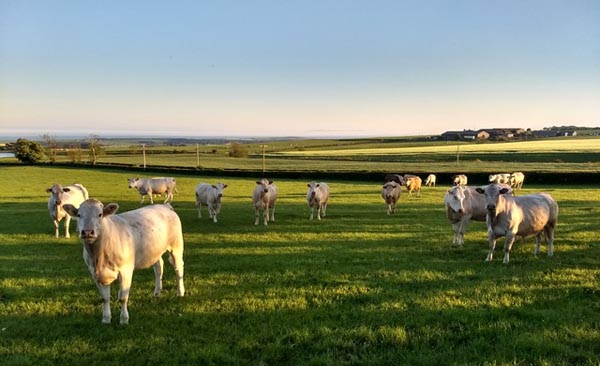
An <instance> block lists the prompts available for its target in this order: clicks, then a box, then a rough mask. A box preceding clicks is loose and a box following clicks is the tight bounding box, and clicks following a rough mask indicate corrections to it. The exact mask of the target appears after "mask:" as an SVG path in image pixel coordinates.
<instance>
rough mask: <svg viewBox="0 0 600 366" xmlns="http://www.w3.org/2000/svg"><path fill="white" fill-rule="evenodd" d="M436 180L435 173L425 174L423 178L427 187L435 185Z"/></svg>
mask: <svg viewBox="0 0 600 366" xmlns="http://www.w3.org/2000/svg"><path fill="white" fill-rule="evenodd" d="M436 181H437V177H436V176H435V174H429V175H428V176H427V179H425V185H426V186H427V187H435V183H436Z"/></svg>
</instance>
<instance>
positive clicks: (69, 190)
mask: <svg viewBox="0 0 600 366" xmlns="http://www.w3.org/2000/svg"><path fill="white" fill-rule="evenodd" d="M63 192H71V188H63Z"/></svg>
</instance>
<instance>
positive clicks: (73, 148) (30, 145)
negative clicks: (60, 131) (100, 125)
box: [14, 133, 105, 165]
mask: <svg viewBox="0 0 600 366" xmlns="http://www.w3.org/2000/svg"><path fill="white" fill-rule="evenodd" d="M42 140H43V143H44V146H42V144H40V143H39V142H37V141H32V140H28V139H25V138H20V139H17V141H16V142H15V144H14V150H15V158H17V160H19V161H20V162H22V163H25V164H33V163H39V162H42V161H46V160H49V161H50V162H51V163H54V162H56V156H57V155H58V153H59V152H60V151H61V150H66V153H67V156H68V157H69V158H70V159H71V161H72V162H74V163H81V162H82V160H83V156H84V154H85V151H86V150H87V153H88V157H89V159H90V163H91V164H92V165H95V164H96V163H97V162H98V158H99V157H100V156H102V155H103V154H104V152H105V147H104V145H103V144H102V142H101V140H100V137H99V136H97V135H89V136H88V137H87V139H86V141H85V145H82V144H81V143H73V144H71V145H69V146H68V147H66V148H65V147H61V146H60V145H59V144H58V142H57V141H56V137H54V136H52V135H50V134H48V133H46V134H44V135H43V136H42Z"/></svg>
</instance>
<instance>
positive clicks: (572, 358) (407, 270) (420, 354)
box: [0, 166, 600, 366]
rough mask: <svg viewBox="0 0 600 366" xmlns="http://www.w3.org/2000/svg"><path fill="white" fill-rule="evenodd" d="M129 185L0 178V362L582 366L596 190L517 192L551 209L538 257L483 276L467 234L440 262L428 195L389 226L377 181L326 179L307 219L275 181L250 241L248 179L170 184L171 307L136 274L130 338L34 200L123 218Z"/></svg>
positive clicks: (78, 172) (62, 172) (522, 257)
mask: <svg viewBox="0 0 600 366" xmlns="http://www.w3.org/2000/svg"><path fill="white" fill-rule="evenodd" d="M131 175H132V174H131V173H128V172H123V171H119V170H95V169H87V170H84V169H62V168H44V167H21V166H16V167H0V183H2V184H4V186H15V189H9V190H7V191H6V192H5V193H4V194H3V195H2V196H1V197H0V205H1V207H2V210H0V263H1V265H0V360H2V362H0V363H1V364H2V365H56V364H60V365H78V364H90V365H94V364H102V365H112V364H128V365H129V364H130V365H147V364H160V363H167V364H199V365H351V364H371V365H446V364H449V365H513V364H524V365H596V366H597V365H598V362H599V357H598V355H599V354H600V346H599V345H600V315H599V314H600V285H599V284H600V281H599V280H600V242H599V241H598V235H597V234H598V230H599V226H598V222H597V219H596V218H597V217H598V216H599V214H600V208H599V207H600V206H599V205H598V203H599V202H600V190H599V189H597V188H596V187H595V186H567V187H561V186H537V187H532V186H528V187H527V188H526V189H525V190H524V192H523V193H522V194H525V193H532V192H537V191H547V192H549V193H551V194H552V195H553V196H554V197H555V198H556V199H557V201H558V202H559V205H560V215H559V226H558V229H557V232H556V243H555V256H554V257H553V258H548V257H547V256H546V254H545V249H546V248H545V245H543V246H542V253H541V254H540V256H539V257H538V258H536V257H535V256H534V255H533V251H534V246H535V243H534V240H533V239H531V238H529V239H527V240H526V241H525V242H524V243H523V242H522V241H518V242H517V243H516V244H515V246H514V248H513V253H512V255H511V263H510V264H509V265H503V264H502V263H501V260H499V259H496V260H495V261H494V262H492V263H485V262H484V258H485V255H486V252H487V240H486V233H485V224H484V223H472V224H471V226H470V228H469V232H468V234H467V236H466V244H465V245H464V247H462V248H454V247H452V245H451V241H452V235H451V228H450V225H449V224H448V222H447V221H446V219H445V217H444V210H443V204H442V198H443V194H444V192H445V189H446V187H443V186H440V187H437V188H424V190H423V193H422V195H421V197H420V198H408V197H406V195H405V194H403V196H402V197H401V201H400V205H399V207H400V209H399V212H398V213H397V214H396V215H394V216H388V215H386V210H385V205H384V203H383V201H382V199H381V197H380V196H379V192H380V187H381V186H380V184H379V183H373V182H346V181H332V182H328V183H329V184H330V186H331V188H332V197H331V202H330V207H329V209H328V215H327V217H325V218H324V219H323V220H322V221H320V222H319V221H316V220H315V221H309V220H308V216H309V212H308V208H307V206H306V203H305V194H306V189H307V188H306V183H307V182H305V181H300V180H285V179H284V180H276V184H277V185H278V187H279V191H280V199H279V205H278V207H277V209H276V221H275V222H274V223H271V224H270V225H269V226H268V227H264V226H263V225H259V226H255V225H254V212H253V209H252V204H251V193H252V189H253V187H254V185H255V183H254V181H255V180H256V177H250V176H249V177H247V178H215V177H202V176H197V177H194V176H176V179H177V182H178V183H177V186H178V190H179V193H178V194H176V195H175V202H174V203H173V206H174V208H175V210H176V211H177V212H178V214H179V215H180V217H181V219H182V222H183V227H184V240H185V245H186V249H185V255H184V259H185V264H186V267H185V268H186V275H185V283H186V289H187V293H186V296H185V297H184V298H181V299H180V298H177V297H176V296H175V295H176V286H175V278H174V277H175V276H174V273H173V270H172V268H171V267H170V265H169V264H166V265H165V278H164V293H163V295H162V296H161V297H160V298H158V299H155V298H153V297H152V290H153V281H154V275H153V272H152V270H151V269H147V270H140V271H137V272H136V273H135V275H134V280H133V288H132V293H131V301H130V306H129V311H130V315H131V321H130V325H129V326H126V327H123V326H119V325H118V324H117V322H116V321H114V322H113V324H111V325H109V326H105V325H102V324H101V323H100V318H101V304H100V300H99V295H98V293H97V289H96V287H95V286H94V284H93V282H92V279H91V277H90V274H89V272H88V270H87V268H86V267H85V265H84V263H83V260H82V258H81V252H82V250H81V245H80V243H79V242H78V240H77V238H75V235H73V237H72V238H71V239H64V238H61V239H59V240H56V239H54V238H53V235H52V234H53V228H52V224H51V222H50V218H49V216H48V213H47V207H46V200H47V196H46V193H45V191H44V190H45V188H46V187H47V186H49V185H51V184H52V183H54V182H60V183H72V182H80V183H82V184H84V185H85V186H86V187H87V188H88V190H89V191H90V194H91V196H92V197H97V198H99V199H101V200H102V201H104V202H117V203H119V204H120V206H121V209H120V210H121V211H126V210H130V209H135V208H137V207H139V195H138V193H137V192H135V191H134V190H130V189H128V188H127V178H128V177H129V176H131ZM318 178H319V177H318V176H316V177H315V178H314V179H317V180H318ZM217 180H219V181H225V182H227V183H228V184H229V187H228V188H227V189H226V190H225V197H224V199H223V208H222V212H221V216H220V217H219V222H218V223H217V224H214V223H212V221H210V220H209V219H208V218H207V217H205V218H203V219H199V218H198V217H197V212H196V209H195V206H194V203H193V202H194V193H193V192H194V187H195V185H196V184H197V183H198V182H200V181H207V182H215V181H217ZM14 182H19V184H15V183H14ZM205 216H206V215H205ZM74 227H75V225H74V224H72V230H73V231H74ZM61 234H62V230H61ZM501 247H502V243H501V242H499V245H498V248H497V252H496V258H499V257H500V256H501V250H502V249H501ZM115 296H116V288H115V286H113V299H115ZM112 310H113V316H114V315H115V314H118V302H117V301H116V300H113V304H112Z"/></svg>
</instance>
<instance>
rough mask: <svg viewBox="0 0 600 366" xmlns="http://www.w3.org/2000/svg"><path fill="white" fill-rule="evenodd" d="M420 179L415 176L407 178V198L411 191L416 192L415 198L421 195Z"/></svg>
mask: <svg viewBox="0 0 600 366" xmlns="http://www.w3.org/2000/svg"><path fill="white" fill-rule="evenodd" d="M421 182H422V180H421V178H420V177H417V176H412V177H409V178H407V179H406V180H405V184H406V190H407V191H408V196H409V197H410V196H412V193H413V191H416V192H417V197H419V196H420V195H421Z"/></svg>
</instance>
